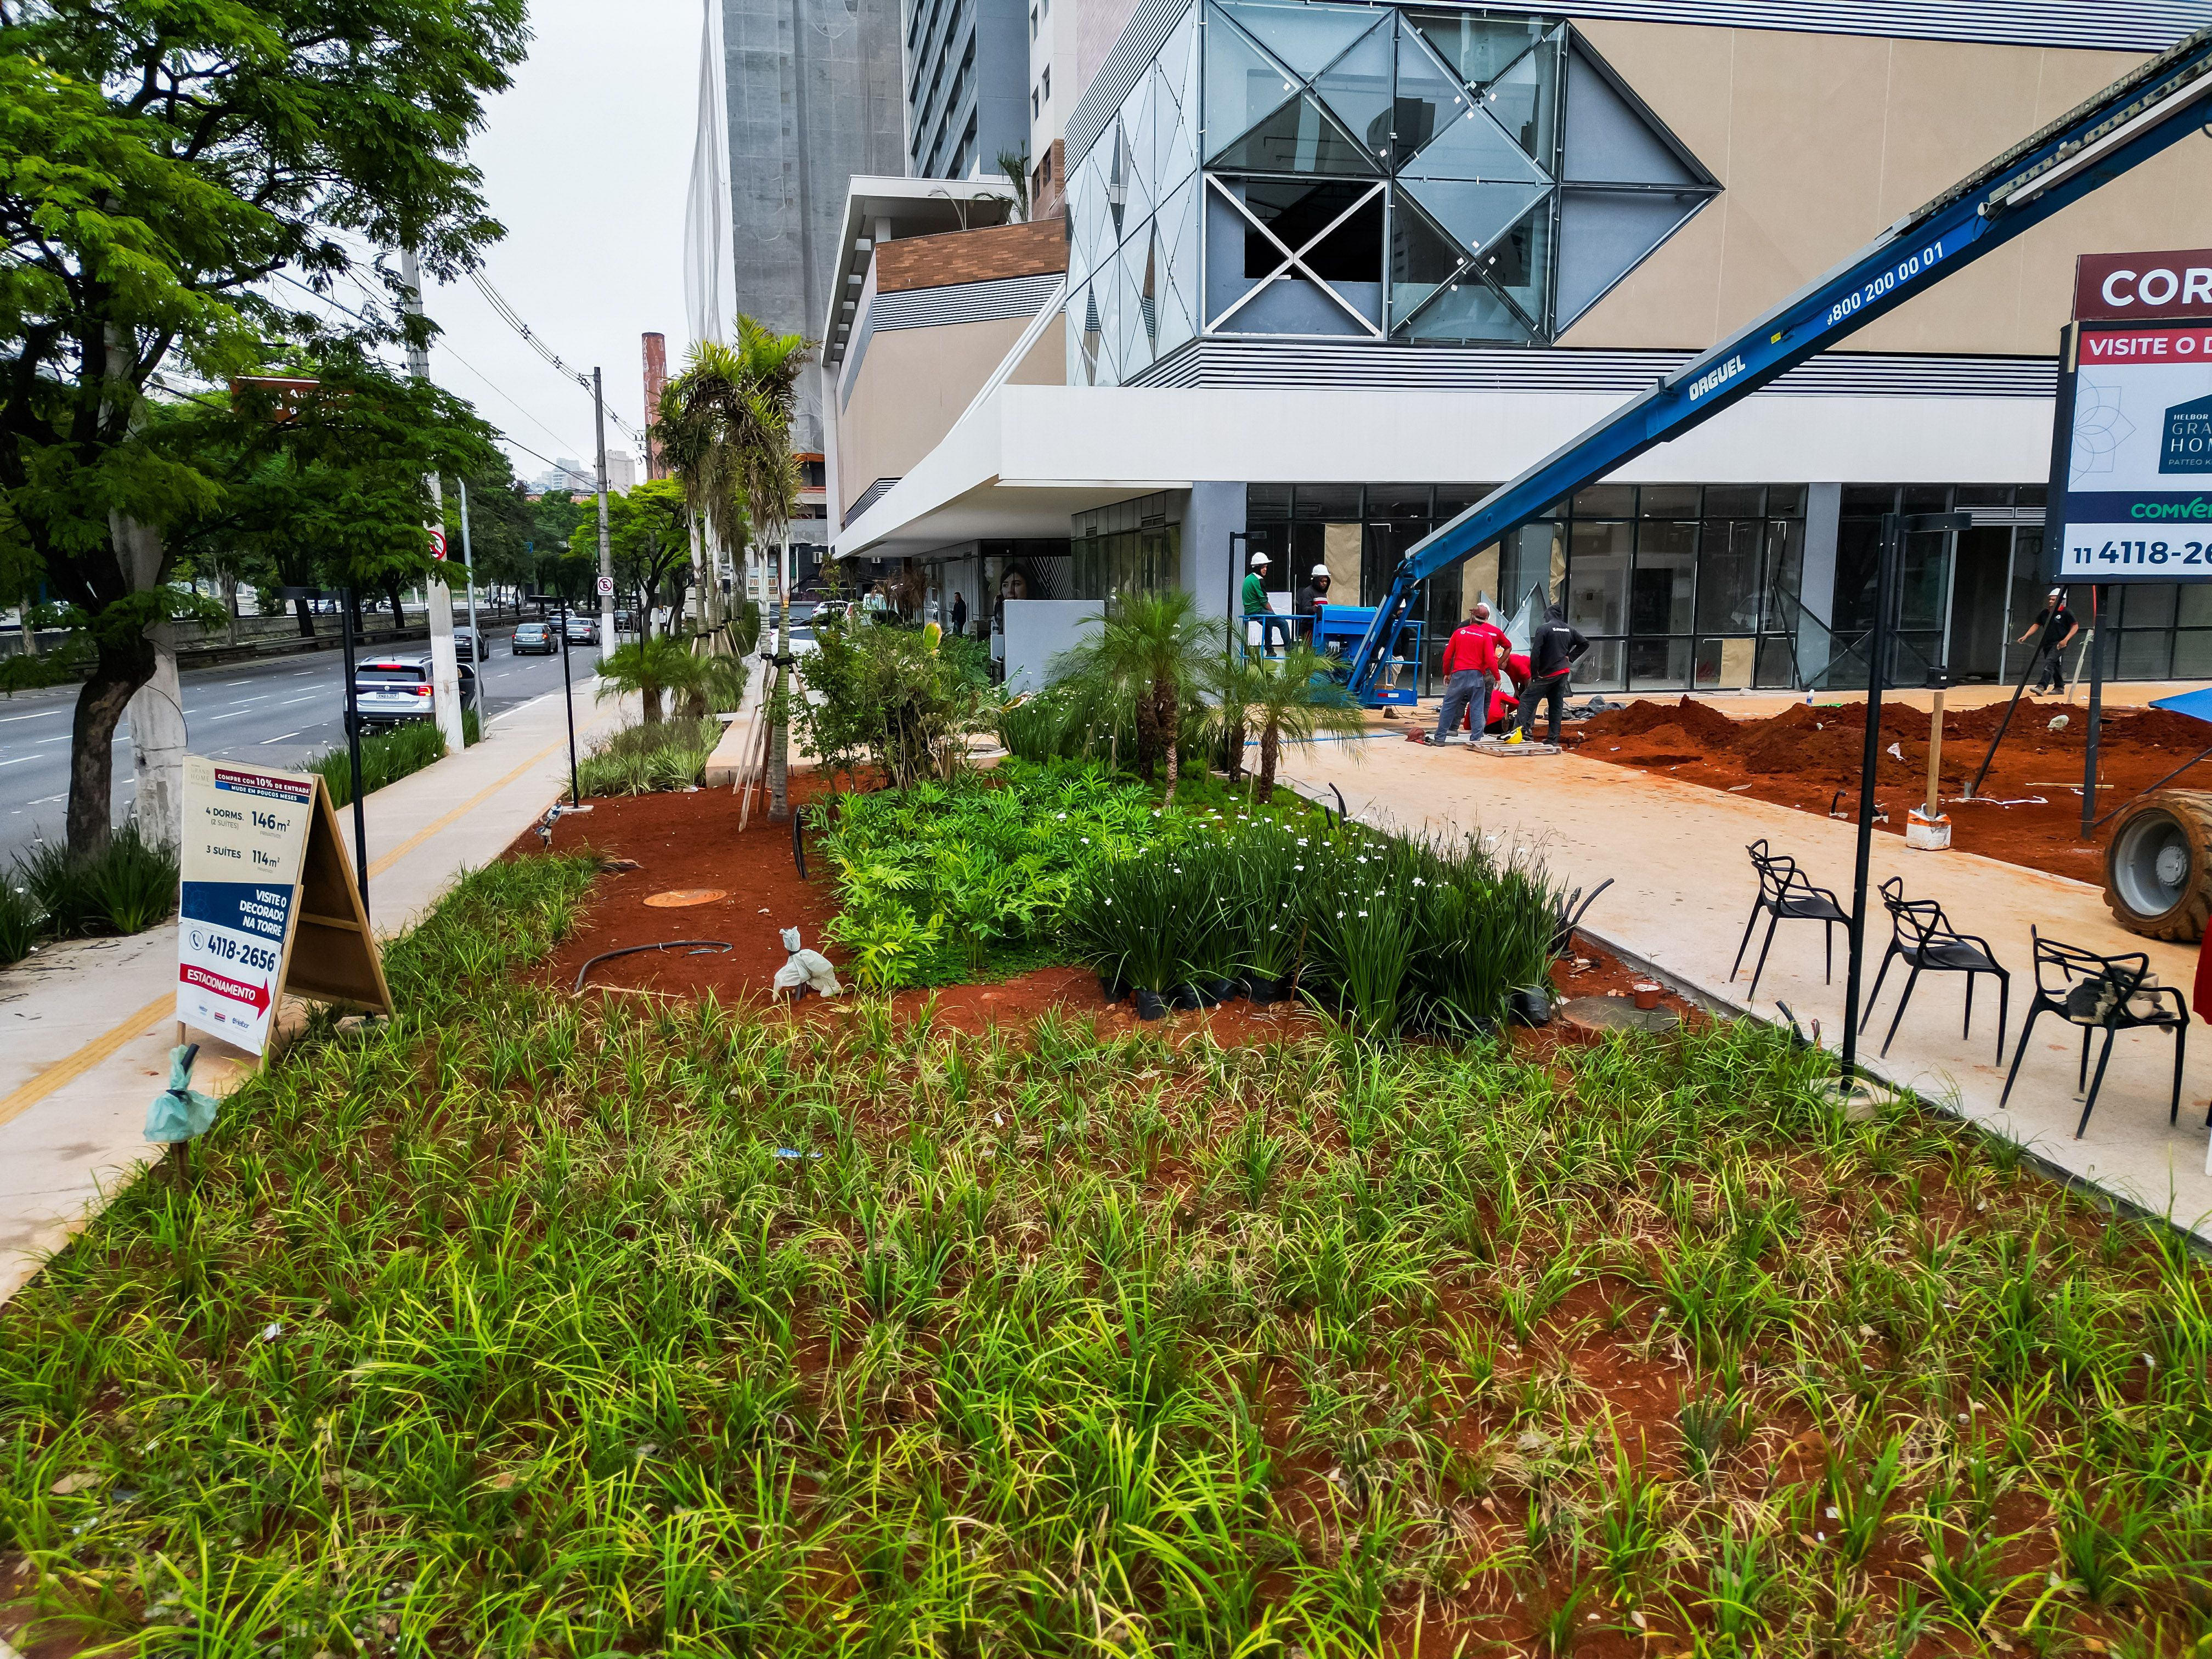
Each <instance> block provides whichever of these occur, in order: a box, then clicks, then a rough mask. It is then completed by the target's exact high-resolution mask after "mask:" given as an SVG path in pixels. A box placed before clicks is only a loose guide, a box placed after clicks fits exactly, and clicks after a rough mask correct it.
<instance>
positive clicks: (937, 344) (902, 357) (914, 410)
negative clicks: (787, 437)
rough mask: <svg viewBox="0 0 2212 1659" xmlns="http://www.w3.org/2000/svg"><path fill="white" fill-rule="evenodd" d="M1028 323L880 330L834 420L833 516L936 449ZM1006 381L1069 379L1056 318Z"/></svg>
mask: <svg viewBox="0 0 2212 1659" xmlns="http://www.w3.org/2000/svg"><path fill="white" fill-rule="evenodd" d="M1029 325H1030V319H1029V318H1027V317H1004V318H996V319H993V320H991V321H989V322H981V323H950V324H947V325H945V326H944V327H941V328H899V329H888V330H883V331H878V332H877V333H876V334H874V335H873V336H872V337H870V339H869V341H868V349H867V355H866V356H864V357H863V358H862V359H861V360H860V374H859V375H858V376H857V377H856V378H855V379H854V383H853V395H852V396H851V397H849V398H847V399H846V400H845V404H844V407H843V408H842V410H840V411H839V412H838V416H837V483H838V489H839V493H840V495H842V497H843V499H842V501H839V502H838V517H839V519H840V520H842V519H843V517H844V515H845V514H846V513H849V512H851V511H852V508H853V503H854V501H858V500H860V497H861V496H862V495H865V494H866V493H867V489H868V486H869V485H871V484H872V483H875V481H876V480H877V479H878V478H902V477H905V476H906V475H907V473H908V472H909V471H912V470H913V468H914V466H915V464H916V463H917V462H919V461H920V460H921V459H922V458H923V457H924V456H925V455H927V454H928V453H929V452H930V451H931V450H933V449H934V448H936V447H937V444H938V441H939V439H940V438H942V437H944V435H945V433H947V432H948V431H950V430H951V427H952V423H953V422H955V421H957V420H958V419H959V418H960V415H961V411H962V410H965V409H966V408H967V407H968V405H969V403H970V402H972V401H973V400H974V398H975V394H976V393H977V392H980V391H981V390H982V387H983V382H984V381H985V380H988V379H990V377H991V371H992V370H994V369H995V368H998V366H999V364H1000V361H1001V360H1003V359H1004V358H1005V356H1006V354H1007V353H1008V352H1009V351H1011V350H1012V349H1014V347H1015V345H1016V344H1017V343H1018V342H1019V341H1020V339H1021V337H1022V331H1023V330H1024V329H1026V328H1027V327H1028V326H1029ZM1007 379H1008V380H1010V381H1012V383H1013V384H1014V385H1016V386H1060V385H1061V384H1063V383H1064V382H1065V381H1066V379H1067V343H1066V325H1065V324H1064V322H1063V320H1062V319H1060V317H1057V316H1055V317H1054V319H1052V321H1051V322H1049V323H1048V324H1047V325H1045V329H1044V331H1043V333H1042V335H1041V336H1040V337H1038V339H1037V342H1036V344H1035V345H1033V346H1031V347H1030V351H1029V355H1028V356H1025V357H1024V358H1023V359H1022V361H1021V362H1020V364H1019V365H1018V366H1017V367H1016V368H1015V370H1014V372H1013V373H1012V374H1010V375H1009V376H1007Z"/></svg>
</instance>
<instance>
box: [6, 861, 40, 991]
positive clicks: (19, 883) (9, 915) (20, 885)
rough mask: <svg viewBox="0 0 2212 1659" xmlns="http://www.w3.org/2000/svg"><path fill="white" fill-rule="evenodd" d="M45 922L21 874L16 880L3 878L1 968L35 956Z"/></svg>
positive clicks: (37, 903)
mask: <svg viewBox="0 0 2212 1659" xmlns="http://www.w3.org/2000/svg"><path fill="white" fill-rule="evenodd" d="M44 920H45V915H44V914H43V913H42V912H41V911H40V908H39V902H38V901H37V900H36V899H34V898H33V897H32V896H31V890H30V886H29V884H27V883H26V882H24V881H23V880H21V878H20V875H19V877H18V878H17V879H16V880H14V881H10V880H8V879H7V878H4V877H0V968H4V967H5V966H7V964H8V963H11V962H21V960H22V959H23V958H24V957H27V956H28V955H30V954H31V947H32V946H33V945H36V944H37V943H38V942H39V924H40V922H41V921H44Z"/></svg>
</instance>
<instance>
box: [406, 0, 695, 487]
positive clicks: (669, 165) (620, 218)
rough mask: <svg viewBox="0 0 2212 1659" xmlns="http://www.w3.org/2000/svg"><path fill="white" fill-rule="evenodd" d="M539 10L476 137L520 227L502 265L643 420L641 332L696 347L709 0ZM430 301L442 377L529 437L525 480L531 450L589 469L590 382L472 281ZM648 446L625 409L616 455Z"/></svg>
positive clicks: (498, 276)
mask: <svg viewBox="0 0 2212 1659" xmlns="http://www.w3.org/2000/svg"><path fill="white" fill-rule="evenodd" d="M530 9H531V20H530V21H531V27H532V33H533V35H534V36H535V38H534V40H532V44H531V48H530V57H529V58H528V60H527V61H526V62H525V63H524V64H522V65H521V66H520V68H519V69H518V70H516V71H515V75H514V85H513V88H510V89H509V90H508V91H507V93H505V94H502V95H501V96H500V97H499V98H497V99H495V100H493V101H492V103H491V104H490V105H489V106H488V108H487V110H486V112H485V123H484V128H483V131H482V132H480V133H479V134H477V138H476V142H475V143H474V144H473V145H472V146H471V155H472V156H473V158H474V159H475V161H476V164H477V167H480V168H482V169H483V175H484V188H485V193H486V195H487V196H488V197H489V199H490V203H491V210H492V213H493V216H495V217H496V218H497V219H498V220H499V221H500V222H501V223H503V224H504V225H505V226H506V227H507V236H506V238H505V240H502V241H501V242H499V243H497V244H496V245H495V246H493V248H492V249H491V251H490V253H489V256H488V258H487V259H486V264H485V275H486V276H489V278H490V280H491V283H492V285H493V286H494V287H495V288H496V289H498V290H499V292H500V293H501V295H502V296H504V297H505V299H506V300H507V303H508V304H509V305H511V306H513V307H514V309H515V310H516V311H517V312H519V313H520V314H521V316H522V319H523V320H524V321H525V322H526V323H528V324H529V325H530V326H531V328H532V330H534V331H536V332H537V334H538V337H540V338H542V339H543V340H544V341H545V342H546V343H547V344H548V345H550V347H551V348H552V349H553V350H554V351H555V352H556V353H557V354H558V355H559V356H561V357H562V359H563V360H564V361H565V362H568V363H569V364H570V365H572V366H573V367H574V368H577V369H579V370H580V371H581V372H583V373H584V374H590V373H591V371H592V366H593V365H594V364H597V365H599V367H600V368H602V369H604V371H605V384H606V396H607V407H608V409H609V410H610V411H611V412H612V413H615V414H618V415H620V416H622V417H623V419H624V420H626V421H628V422H629V423H630V425H631V426H633V427H635V428H640V429H642V428H643V425H644V402H645V398H644V391H643V372H642V370H643V365H642V360H641V356H640V348H639V340H638V337H639V336H640V335H641V334H642V333H644V332H645V331H647V330H655V331H659V332H660V333H663V334H665V335H666V336H667V337H668V353H669V358H670V367H671V369H673V368H678V367H680V366H681V360H682V357H683V353H684V345H685V343H686V334H685V331H684V271H683V264H682V256H683V252H684V192H685V190H686V187H687V185H689V182H690V165H691V143H692V127H693V124H694V118H695V116H696V111H697V107H698V75H699V21H700V10H699V0H641V3H631V4H629V5H623V6H614V7H611V6H608V5H607V4H605V0H531V8H530ZM423 302H424V304H425V306H426V307H428V310H429V313H430V314H431V316H432V318H433V319H435V321H436V322H437V323H438V324H439V325H440V326H441V328H442V329H443V330H444V333H443V334H442V335H441V336H440V337H439V339H438V341H437V342H436V343H435V344H434V345H433V346H432V347H431V349H430V368H431V373H432V374H433V375H434V376H435V379H436V380H438V382H439V384H440V385H441V386H445V387H446V388H447V389H448V390H449V391H452V392H458V393H459V395H461V396H462V397H465V398H467V399H469V401H470V402H471V403H472V404H475V405H476V407H477V412H478V413H480V414H481V415H483V417H484V418H485V419H487V420H489V421H490V422H492V423H493V424H494V425H495V426H497V427H498V428H500V429H501V431H502V432H503V433H505V434H506V435H507V437H508V438H509V439H510V440H511V442H510V444H509V447H508V453H509V454H510V455H511V456H512V457H513V461H514V471H515V474H516V476H517V477H524V478H529V477H536V476H537V475H538V473H540V472H543V471H544V470H545V467H546V463H545V462H544V461H542V460H540V459H538V457H537V456H536V455H532V454H528V453H524V450H523V449H522V448H521V447H519V446H527V447H528V448H529V449H532V450H535V451H537V452H538V454H539V455H545V456H562V455H572V456H574V457H575V458H576V459H579V460H580V461H582V462H583V463H584V464H585V465H586V467H589V466H590V465H591V459H592V400H591V397H590V395H589V394H588V393H586V392H583V391H582V390H580V388H578V387H577V386H575V385H574V383H573V382H571V381H568V380H563V379H562V375H561V374H560V373H559V372H558V371H557V370H556V369H555V368H553V367H552V366H551V365H550V364H549V363H547V362H544V360H543V359H542V358H540V357H539V356H538V355H537V353H536V352H534V351H532V349H530V346H529V345H528V343H526V342H525V341H524V340H522V339H521V338H520V337H519V336H517V335H516V334H515V332H514V331H513V330H512V329H511V328H509V327H508V326H507V325H506V324H505V323H503V322H501V320H500V319H499V318H498V316H497V315H496V314H495V313H494V312H493V311H492V309H491V307H490V306H489V304H487V303H486V301H484V299H483V295H480V294H478V293H477V290H476V289H474V288H473V287H472V286H471V285H470V284H469V283H466V282H462V283H456V284H454V285H453V286H452V287H449V288H434V289H432V290H431V291H430V292H429V293H428V294H426V295H424V296H423ZM502 394H503V395H502ZM517 405H520V407H519V408H518V406H517ZM631 448H632V446H631V445H630V444H629V441H628V440H627V439H625V438H624V437H623V435H622V433H621V431H620V429H619V428H617V427H616V426H615V425H614V424H613V423H612V422H609V423H608V426H607V449H608V452H609V453H614V452H616V451H617V450H629V449H631Z"/></svg>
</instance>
